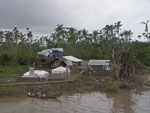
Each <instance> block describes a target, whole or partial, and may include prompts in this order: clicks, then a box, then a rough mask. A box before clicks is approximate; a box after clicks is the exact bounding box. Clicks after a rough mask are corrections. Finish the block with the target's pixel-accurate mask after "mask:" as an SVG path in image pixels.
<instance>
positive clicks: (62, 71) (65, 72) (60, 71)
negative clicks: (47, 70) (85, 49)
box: [52, 67, 71, 78]
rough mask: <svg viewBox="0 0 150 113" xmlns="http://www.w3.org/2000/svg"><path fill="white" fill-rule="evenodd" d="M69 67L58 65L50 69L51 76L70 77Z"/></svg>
mask: <svg viewBox="0 0 150 113" xmlns="http://www.w3.org/2000/svg"><path fill="white" fill-rule="evenodd" d="M70 73H71V71H70V69H68V68H65V67H58V68H55V69H52V77H55V78H68V77H70Z"/></svg>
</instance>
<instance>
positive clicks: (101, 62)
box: [88, 60, 110, 66]
mask: <svg viewBox="0 0 150 113" xmlns="http://www.w3.org/2000/svg"><path fill="white" fill-rule="evenodd" d="M109 62H110V60H89V62H88V65H104V66H105V65H106V66H107V65H109Z"/></svg>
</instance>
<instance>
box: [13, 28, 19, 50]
mask: <svg viewBox="0 0 150 113" xmlns="http://www.w3.org/2000/svg"><path fill="white" fill-rule="evenodd" d="M13 33H14V40H15V42H16V52H17V46H18V37H19V31H18V28H17V27H15V28H14V29H13Z"/></svg>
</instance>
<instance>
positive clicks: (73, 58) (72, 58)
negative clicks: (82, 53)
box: [63, 56, 82, 62]
mask: <svg viewBox="0 0 150 113" xmlns="http://www.w3.org/2000/svg"><path fill="white" fill-rule="evenodd" d="M63 58H64V59H66V60H70V61H73V62H81V61H82V60H81V59H78V58H76V57H74V56H63Z"/></svg>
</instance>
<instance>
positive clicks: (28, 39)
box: [0, 21, 150, 66]
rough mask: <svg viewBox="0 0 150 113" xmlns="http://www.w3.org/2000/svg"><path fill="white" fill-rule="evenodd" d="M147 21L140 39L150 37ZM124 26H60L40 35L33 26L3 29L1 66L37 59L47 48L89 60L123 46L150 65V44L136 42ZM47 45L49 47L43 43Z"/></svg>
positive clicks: (105, 55) (0, 51)
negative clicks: (57, 49) (48, 33)
mask: <svg viewBox="0 0 150 113" xmlns="http://www.w3.org/2000/svg"><path fill="white" fill-rule="evenodd" d="M143 24H145V31H144V33H143V34H142V35H139V36H138V37H137V38H141V37H145V38H147V39H149V38H150V36H149V34H150V33H149V32H148V22H143ZM121 27H122V23H121V21H118V22H116V23H114V24H113V25H106V26H105V27H104V28H103V29H101V30H94V31H93V32H89V31H88V30H86V29H82V30H77V29H75V28H72V27H71V28H68V27H65V26H63V25H57V26H56V28H55V29H54V32H53V33H51V34H50V36H41V37H39V38H33V34H32V31H30V29H29V28H27V29H26V30H27V33H26V34H24V33H22V32H20V31H19V29H18V28H16V27H15V28H14V29H13V30H12V31H0V65H27V64H28V63H29V60H30V59H32V60H35V61H36V60H37V59H36V58H37V52H38V51H41V50H43V49H46V48H54V47H61V48H63V49H64V53H63V54H64V55H73V56H76V57H79V58H81V59H84V60H89V59H111V53H112V49H113V48H115V49H117V50H118V51H119V50H120V51H121V50H122V48H123V47H127V46H132V52H133V56H132V58H134V59H137V60H139V61H140V62H141V63H143V64H145V65H147V66H149V65H150V62H149V61H150V43H149V42H139V41H132V34H133V32H132V31H131V30H122V29H121ZM43 44H46V46H42V45H43ZM124 45H125V46H124ZM124 49H125V48H124Z"/></svg>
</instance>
